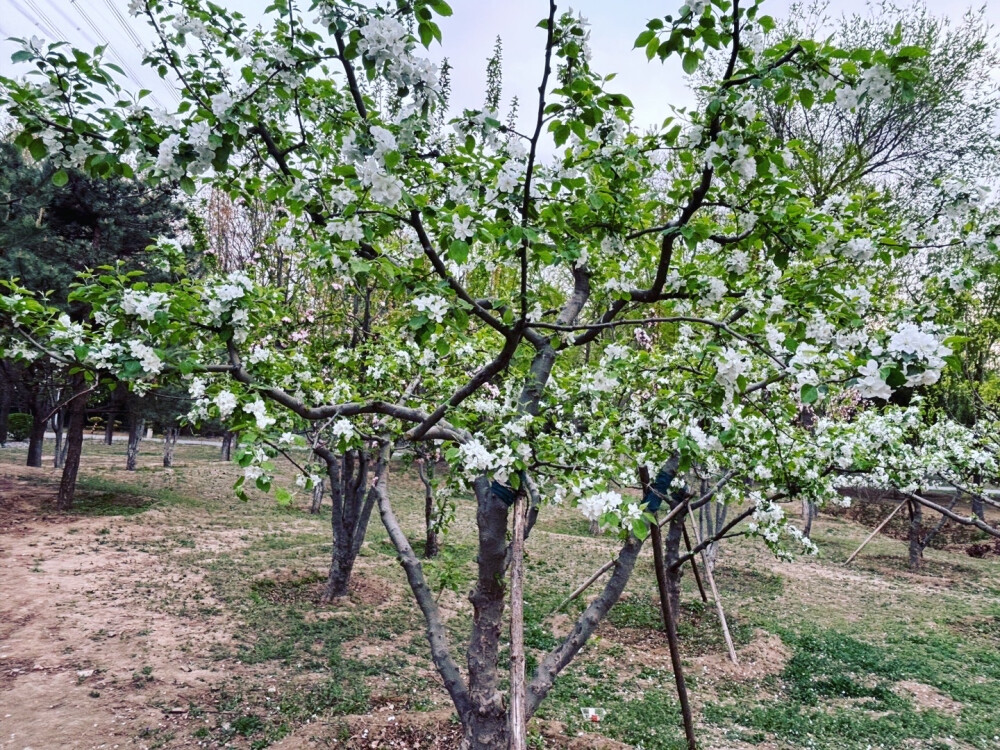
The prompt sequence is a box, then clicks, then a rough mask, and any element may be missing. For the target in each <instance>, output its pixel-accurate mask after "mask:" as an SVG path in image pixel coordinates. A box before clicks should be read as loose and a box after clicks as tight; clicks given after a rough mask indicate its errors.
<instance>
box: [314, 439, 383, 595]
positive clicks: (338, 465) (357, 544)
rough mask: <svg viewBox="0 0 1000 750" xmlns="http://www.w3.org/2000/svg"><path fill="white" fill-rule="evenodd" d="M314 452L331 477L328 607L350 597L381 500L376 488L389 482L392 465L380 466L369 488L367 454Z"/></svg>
mask: <svg viewBox="0 0 1000 750" xmlns="http://www.w3.org/2000/svg"><path fill="white" fill-rule="evenodd" d="M313 450H314V452H315V453H316V455H318V456H319V457H320V458H322V459H323V460H324V461H326V467H327V477H328V478H329V480H330V499H331V505H332V512H331V514H330V526H331V530H332V532H333V551H332V553H331V561H330V573H329V575H328V576H327V581H326V587H325V588H324V590H323V595H322V597H321V601H322V602H323V603H324V604H328V603H329V602H331V601H333V600H334V599H336V598H339V597H341V596H346V595H347V593H348V590H349V587H350V583H351V572H352V571H353V570H354V562H355V561H356V560H357V558H358V553H359V552H361V545H362V544H364V541H365V534H366V533H367V531H368V521H369V519H370V518H371V513H372V509H373V508H374V506H375V503H376V501H377V500H378V497H377V492H376V488H377V486H378V484H379V482H381V481H384V480H385V474H386V472H387V471H388V461H386V462H382V461H379V462H378V463H377V464H376V467H375V475H374V477H373V479H372V482H371V486H370V487H369V482H368V465H369V457H368V454H367V453H366V452H365V451H355V450H352V451H348V452H347V453H345V454H344V455H342V456H338V455H337V454H335V453H333V452H332V451H330V450H329V449H327V448H323V447H317V448H314V449H313Z"/></svg>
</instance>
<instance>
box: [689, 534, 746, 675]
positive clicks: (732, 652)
mask: <svg viewBox="0 0 1000 750" xmlns="http://www.w3.org/2000/svg"><path fill="white" fill-rule="evenodd" d="M685 526H686V522H685ZM691 528H692V529H693V530H694V540H695V541H696V542H697V543H698V546H699V547H700V546H701V534H700V533H698V524H696V523H695V522H694V519H693V518H692V519H691ZM686 531H687V529H686V528H685V532H686ZM701 562H702V564H703V565H704V566H705V577H706V578H708V585H709V586H710V587H711V588H712V598H713V599H715V611H716V612H717V613H718V615H719V624H720V625H721V626H722V637H723V638H725V639H726V648H728V649H729V659H730V660H731V661H732V662H733V664H739V663H740V660H739V659H738V658H737V657H736V647H735V646H733V637H732V636H731V635H730V634H729V623H728V622H726V613H725V611H724V610H723V609H722V599H721V598H719V589H718V588H716V586H715V576H714V575H712V569H711V568H710V567H709V565H708V555H706V554H705V550H704V549H702V550H701Z"/></svg>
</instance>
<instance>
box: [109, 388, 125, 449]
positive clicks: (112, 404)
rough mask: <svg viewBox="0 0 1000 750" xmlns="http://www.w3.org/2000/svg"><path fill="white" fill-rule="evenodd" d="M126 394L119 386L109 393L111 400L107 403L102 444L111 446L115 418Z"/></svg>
mask: <svg viewBox="0 0 1000 750" xmlns="http://www.w3.org/2000/svg"><path fill="white" fill-rule="evenodd" d="M126 394H127V391H126V390H125V388H124V386H119V387H118V388H115V390H113V391H111V398H110V399H109V403H108V411H107V420H108V421H107V423H106V424H105V425H104V444H105V445H112V444H113V443H114V437H115V418H116V417H117V416H118V414H119V412H120V411H121V407H122V403H123V398H124V396H125V395H126Z"/></svg>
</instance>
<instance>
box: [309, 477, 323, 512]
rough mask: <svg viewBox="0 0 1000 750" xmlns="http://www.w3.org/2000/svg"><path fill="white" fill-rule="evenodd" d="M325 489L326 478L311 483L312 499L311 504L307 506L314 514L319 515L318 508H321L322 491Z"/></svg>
mask: <svg viewBox="0 0 1000 750" xmlns="http://www.w3.org/2000/svg"><path fill="white" fill-rule="evenodd" d="M325 491H326V480H325V479H320V480H319V481H318V482H316V484H315V485H313V501H312V506H311V507H310V508H309V512H310V513H312V514H313V515H314V516H317V515H319V512H320V510H322V509H323V493H324V492H325Z"/></svg>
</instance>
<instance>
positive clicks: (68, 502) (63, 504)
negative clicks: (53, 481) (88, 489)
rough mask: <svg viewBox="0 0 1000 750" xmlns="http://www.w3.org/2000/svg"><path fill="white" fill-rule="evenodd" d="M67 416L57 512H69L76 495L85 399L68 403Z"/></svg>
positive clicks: (77, 387) (81, 383)
mask: <svg viewBox="0 0 1000 750" xmlns="http://www.w3.org/2000/svg"><path fill="white" fill-rule="evenodd" d="M77 377H78V380H77V382H76V383H74V385H75V390H76V392H77V393H79V392H80V391H81V390H82V389H83V388H84V385H85V384H84V381H83V378H82V377H79V376H77ZM67 411H68V412H69V416H68V419H67V427H68V429H67V431H66V459H65V461H64V463H63V472H62V478H61V479H60V481H59V494H58V496H57V498H56V505H57V507H58V508H59V510H69V509H70V508H71V507H72V505H73V498H74V497H75V495H76V479H77V475H78V474H79V473H80V458H81V456H82V455H83V431H84V429H85V428H86V426H87V397H86V396H84V395H80V396H78V397H76V398H74V399H73V400H72V401H70V403H69V405H68V406H67Z"/></svg>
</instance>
